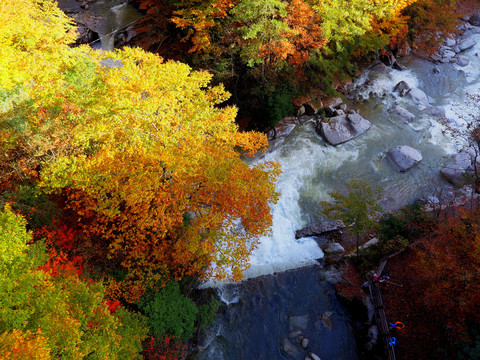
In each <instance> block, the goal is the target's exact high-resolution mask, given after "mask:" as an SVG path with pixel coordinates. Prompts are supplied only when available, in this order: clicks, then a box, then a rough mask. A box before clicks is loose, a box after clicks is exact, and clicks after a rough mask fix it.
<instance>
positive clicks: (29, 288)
mask: <svg viewBox="0 0 480 360" xmlns="http://www.w3.org/2000/svg"><path fill="white" fill-rule="evenodd" d="M25 225H26V222H25V220H24V219H23V218H22V217H20V216H18V215H15V214H13V213H12V212H11V211H10V209H9V208H8V207H7V208H6V209H5V210H3V211H1V212H0V333H2V334H3V335H1V337H0V353H1V354H5V353H8V352H10V351H14V349H15V348H16V347H17V345H15V344H18V343H22V342H33V343H34V344H36V345H32V346H35V348H37V349H38V351H39V356H40V355H41V354H42V355H41V356H40V357H39V358H50V357H49V356H51V358H55V359H84V358H88V359H107V358H116V359H126V360H127V359H136V358H140V351H141V349H142V348H141V342H142V340H143V339H145V338H146V332H147V328H146V326H145V320H144V319H143V317H142V316H140V315H139V314H135V313H130V312H128V311H126V310H125V309H119V310H118V311H116V312H115V313H113V314H112V313H111V312H110V310H109V308H108V306H107V304H106V302H105V299H104V289H103V287H102V285H101V284H100V283H98V282H97V283H92V282H84V281H82V280H80V279H79V278H78V276H76V275H75V274H70V273H59V274H58V275H56V276H52V275H51V274H49V273H47V272H45V271H43V270H42V269H39V267H40V266H43V265H44V264H45V262H46V260H47V259H48V255H47V254H46V252H45V247H44V245H43V244H41V243H35V244H29V243H30V242H31V236H30V234H29V233H28V232H27V231H26V230H25ZM46 349H48V350H49V351H47V350H46ZM10 355H11V354H9V356H10ZM25 356H27V355H25ZM28 356H30V355H28ZM28 356H27V357H28ZM3 358H8V357H3Z"/></svg>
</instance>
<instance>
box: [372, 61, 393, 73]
mask: <svg viewBox="0 0 480 360" xmlns="http://www.w3.org/2000/svg"><path fill="white" fill-rule="evenodd" d="M390 70H391V69H390V68H389V67H388V66H387V65H385V64H384V63H382V62H380V63H378V64H376V65H374V66H373V67H372V71H378V72H389V71H390Z"/></svg>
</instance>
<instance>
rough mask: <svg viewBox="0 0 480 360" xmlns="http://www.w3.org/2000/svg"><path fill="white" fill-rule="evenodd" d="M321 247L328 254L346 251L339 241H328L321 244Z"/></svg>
mask: <svg viewBox="0 0 480 360" xmlns="http://www.w3.org/2000/svg"><path fill="white" fill-rule="evenodd" d="M320 249H322V251H324V252H326V253H328V254H340V253H342V254H343V252H344V251H345V249H344V248H343V246H342V245H340V244H339V243H326V244H324V245H322V246H320Z"/></svg>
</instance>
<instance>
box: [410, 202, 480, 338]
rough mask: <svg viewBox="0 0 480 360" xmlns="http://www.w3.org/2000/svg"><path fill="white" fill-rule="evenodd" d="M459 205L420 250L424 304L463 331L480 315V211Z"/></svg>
mask: <svg viewBox="0 0 480 360" xmlns="http://www.w3.org/2000/svg"><path fill="white" fill-rule="evenodd" d="M478 210H479V209H478V207H477V208H475V209H473V210H472V209H459V216H455V217H454V216H452V217H448V218H447V219H445V221H442V222H440V223H439V224H438V228H437V230H436V231H434V233H433V234H432V237H431V238H430V240H429V241H428V243H425V244H424V245H423V246H422V249H420V250H419V251H418V260H417V261H418V263H417V264H413V265H412V266H414V267H416V266H419V268H420V270H421V273H422V274H423V276H424V278H425V280H427V284H428V287H427V289H426V290H427V291H426V292H425V299H424V302H425V304H428V306H429V307H431V308H432V309H434V310H438V311H439V312H441V313H442V317H443V318H444V319H445V324H448V325H449V326H451V327H452V328H453V329H455V330H456V331H457V333H458V334H460V335H461V334H462V331H464V330H465V329H466V325H467V323H468V322H478V321H480V317H479V314H478V309H479V308H480V284H479V282H478V274H479V273H480V213H479V211H478Z"/></svg>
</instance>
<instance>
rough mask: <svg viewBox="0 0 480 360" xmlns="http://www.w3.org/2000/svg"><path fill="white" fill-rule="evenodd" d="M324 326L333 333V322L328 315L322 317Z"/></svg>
mask: <svg viewBox="0 0 480 360" xmlns="http://www.w3.org/2000/svg"><path fill="white" fill-rule="evenodd" d="M322 324H323V326H325V327H326V328H327V329H328V331H332V329H333V323H332V320H330V318H329V317H328V314H327V313H325V314H323V315H322Z"/></svg>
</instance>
